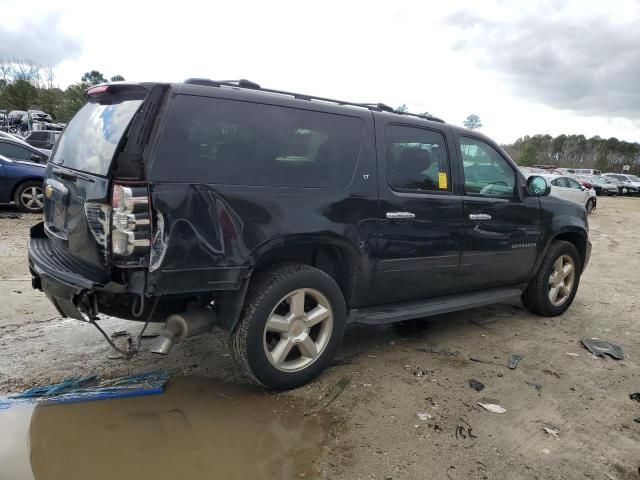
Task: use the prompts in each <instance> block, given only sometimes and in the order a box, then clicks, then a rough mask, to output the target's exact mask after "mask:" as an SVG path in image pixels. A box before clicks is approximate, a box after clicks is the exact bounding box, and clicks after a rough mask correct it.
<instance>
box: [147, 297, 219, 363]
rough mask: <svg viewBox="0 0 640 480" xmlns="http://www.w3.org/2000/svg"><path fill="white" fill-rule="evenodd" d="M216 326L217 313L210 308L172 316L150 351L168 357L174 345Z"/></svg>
mask: <svg viewBox="0 0 640 480" xmlns="http://www.w3.org/2000/svg"><path fill="white" fill-rule="evenodd" d="M215 324H216V312H214V311H213V310H211V309H210V308H199V309H197V310H192V311H188V312H182V313H177V314H173V315H170V316H169V318H167V323H166V324H165V326H164V329H163V330H162V331H161V332H160V334H159V335H158V337H157V339H156V342H155V345H154V346H153V347H152V348H151V349H150V350H151V351H152V352H153V353H159V354H161V355H167V354H168V353H169V351H171V347H173V344H174V343H176V342H179V341H181V340H184V339H185V338H187V337H192V336H193V335H197V334H199V333H204V332H206V331H208V330H211V329H212V328H213V327H214V325H215Z"/></svg>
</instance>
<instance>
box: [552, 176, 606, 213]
mask: <svg viewBox="0 0 640 480" xmlns="http://www.w3.org/2000/svg"><path fill="white" fill-rule="evenodd" d="M541 176H543V177H545V178H546V179H547V181H548V182H549V183H550V184H551V195H553V196H554V197H559V198H563V199H565V200H571V201H572V202H576V203H579V204H580V205H583V206H584V207H585V208H586V209H587V212H589V213H591V212H593V211H594V210H595V209H596V206H597V203H596V191H595V190H594V189H588V188H586V187H584V186H582V185H580V183H579V182H578V181H577V180H575V179H574V178H571V177H568V176H564V175H553V174H542V175H541Z"/></svg>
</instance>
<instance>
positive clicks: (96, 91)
mask: <svg viewBox="0 0 640 480" xmlns="http://www.w3.org/2000/svg"><path fill="white" fill-rule="evenodd" d="M153 85H154V84H149V83H133V82H112V83H101V84H100V85H93V86H91V87H89V88H87V90H86V91H85V92H84V97H85V98H86V99H87V100H89V99H90V98H100V97H104V96H106V95H112V94H115V93H129V92H131V93H138V94H141V95H146V94H147V93H148V92H149V90H150V89H151V87H153Z"/></svg>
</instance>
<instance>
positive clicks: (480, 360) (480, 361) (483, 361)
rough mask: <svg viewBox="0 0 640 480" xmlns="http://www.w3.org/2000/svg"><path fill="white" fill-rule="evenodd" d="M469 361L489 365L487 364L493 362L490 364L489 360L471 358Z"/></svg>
mask: <svg viewBox="0 0 640 480" xmlns="http://www.w3.org/2000/svg"><path fill="white" fill-rule="evenodd" d="M469 360H471V361H472V362H478V363H487V364H492V363H493V362H489V361H487V360H483V359H481V358H478V357H469Z"/></svg>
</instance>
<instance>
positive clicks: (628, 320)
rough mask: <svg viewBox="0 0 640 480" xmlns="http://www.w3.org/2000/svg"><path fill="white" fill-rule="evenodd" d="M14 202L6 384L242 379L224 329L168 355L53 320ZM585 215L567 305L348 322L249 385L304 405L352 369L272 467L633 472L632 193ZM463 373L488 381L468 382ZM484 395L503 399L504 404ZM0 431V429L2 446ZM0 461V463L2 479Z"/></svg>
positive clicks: (114, 323) (446, 475)
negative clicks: (284, 370)
mask: <svg viewBox="0 0 640 480" xmlns="http://www.w3.org/2000/svg"><path fill="white" fill-rule="evenodd" d="M13 213H15V211H14V210H12V209H10V208H8V207H4V208H2V209H0V217H5V218H0V395H4V394H7V393H11V392H16V391H19V390H22V389H23V388H25V387H29V386H33V385H36V384H43V383H50V382H56V381H60V380H62V379H64V378H67V377H70V376H81V375H88V374H94V373H95V374H99V375H100V376H102V377H106V378H109V377H115V376H119V375H124V374H128V373H137V372H142V371H146V370H151V369H158V368H172V369H176V371H177V372H178V374H180V375H186V376H190V377H198V378H199V379H200V380H199V381H202V378H207V379H210V381H211V382H222V383H221V384H227V385H232V384H233V385H237V384H239V383H241V382H243V379H242V377H240V375H239V373H238V371H237V370H236V369H235V367H234V365H233V363H232V361H231V358H230V354H229V350H228V348H227V345H226V339H225V337H224V335H222V334H221V333H219V332H214V333H211V334H207V335H204V336H200V337H196V338H194V339H191V340H189V341H187V342H185V343H183V344H179V345H178V346H177V347H176V348H175V349H174V351H173V352H172V353H171V355H169V356H168V357H158V356H155V355H154V354H151V353H148V352H142V353H141V354H139V355H138V356H137V357H135V358H134V359H132V360H123V359H110V358H108V355H109V354H110V350H109V348H108V346H107V345H106V343H105V342H104V340H103V339H102V337H100V335H99V333H98V332H97V331H96V330H95V329H94V328H93V327H92V326H91V325H88V324H83V323H81V322H78V321H75V320H68V319H61V318H59V316H58V314H57V312H56V311H55V310H54V309H53V307H52V306H51V305H50V304H49V302H48V301H47V299H46V298H45V297H44V295H43V294H41V293H40V292H37V291H34V290H32V289H31V284H30V276H29V272H28V269H27V260H26V252H25V242H26V240H27V237H28V229H29V227H30V226H31V225H32V224H33V223H35V222H36V221H38V217H37V216H28V215H24V216H22V218H18V219H16V218H6V217H7V216H8V215H11V214H13ZM590 225H591V232H590V235H591V241H592V243H593V253H592V256H591V263H590V265H589V267H588V269H587V270H586V272H585V274H584V276H583V277H582V282H581V285H580V289H579V292H578V295H577V297H576V299H575V302H574V304H573V306H572V307H571V309H570V310H569V311H568V312H567V313H566V314H565V315H564V316H562V317H558V318H554V319H544V318H539V317H536V316H534V315H531V314H530V313H528V312H527V311H525V310H524V309H523V308H522V307H521V306H520V305H496V306H492V307H487V308H479V309H475V310H470V311H467V312H463V313H455V314H449V315H442V316H438V317H434V318H431V319H429V320H421V321H415V322H410V323H405V324H402V325H396V326H384V327H365V326H357V325H356V326H352V327H349V328H348V329H347V333H346V337H345V341H344V344H343V346H342V348H341V349H340V351H339V355H338V358H337V359H336V361H335V362H334V365H333V366H332V367H331V368H330V369H329V370H327V371H326V372H325V373H324V374H323V375H322V376H321V377H320V378H319V379H318V380H317V381H315V382H314V383H313V384H311V385H308V386H306V387H303V388H300V389H298V390H295V391H292V392H287V393H280V394H274V393H267V392H261V391H253V393H252V395H253V397H252V398H255V397H264V398H268V399H270V400H269V401H280V402H286V404H290V405H293V406H296V407H295V408H294V407H292V411H294V410H296V408H298V409H300V410H303V409H304V408H306V407H308V406H309V405H313V404H314V403H315V402H317V401H318V399H319V398H320V397H321V396H322V395H323V394H325V393H326V392H329V391H331V389H332V387H333V386H334V385H336V384H337V383H338V382H339V381H340V380H341V379H342V378H344V377H347V378H349V379H350V380H351V383H350V384H349V385H348V386H347V387H346V389H345V390H344V391H343V392H342V393H341V394H340V395H339V396H338V397H337V398H336V400H335V401H334V402H333V403H331V404H330V405H329V406H328V407H327V408H325V409H324V411H323V413H322V414H321V415H322V417H323V419H322V425H323V429H324V430H323V432H324V433H323V434H322V438H318V440H317V445H318V448H317V449H316V452H315V454H314V455H315V456H314V460H313V468H311V469H310V470H309V473H304V472H297V473H296V472H295V470H294V471H293V472H289V473H288V474H286V475H280V476H278V475H275V476H273V477H269V478H285V477H286V478H304V477H305V476H306V477H307V478H330V479H350V480H353V479H384V480H386V479H467V478H478V479H507V478H508V479H510V480H515V479H555V480H557V479H583V478H588V479H619V480H624V479H638V478H640V473H639V472H640V470H639V468H640V423H636V422H634V419H635V418H638V417H640V403H639V402H635V401H633V400H631V399H630V398H629V394H630V393H632V392H637V391H640V370H639V367H640V361H639V357H638V349H639V345H640V323H639V321H638V309H639V306H640V305H639V300H638V299H639V296H638V283H639V280H640V274H639V272H640V199H634V198H603V199H601V200H599V207H598V210H597V212H596V213H594V214H593V215H592V216H591V217H590ZM102 324H103V326H104V328H105V329H107V330H108V331H109V332H113V331H116V330H122V329H129V331H131V332H132V333H135V332H137V329H138V328H139V325H138V324H135V323H133V324H132V323H129V322H123V321H120V320H117V319H105V320H104V321H103V322H102ZM587 336H593V337H601V338H604V339H607V340H610V341H612V342H614V343H617V344H619V345H620V346H621V347H622V348H623V349H624V352H625V359H624V360H622V361H616V360H613V359H611V358H608V357H607V358H606V359H603V358H597V357H595V356H593V355H591V354H590V353H589V352H588V351H587V350H585V349H584V348H583V347H582V346H581V344H580V339H582V338H584V337H587ZM512 353H518V354H522V355H524V358H523V359H522V361H521V362H520V365H519V366H518V368H517V369H515V370H510V369H509V368H507V366H506V364H507V360H508V357H509V355H510V354H512ZM569 354H571V355H569ZM476 360H480V361H476ZM470 379H476V380H478V381H480V382H482V383H483V384H484V385H485V388H484V389H483V390H482V391H479V392H478V391H476V390H474V389H472V388H471V387H470V386H469V380H470ZM197 391H199V390H196V392H197ZM166 395H168V394H166ZM191 395H192V396H193V395H194V393H193V392H191ZM174 396H175V395H174ZM185 398H191V397H185ZM183 402H184V399H183ZM477 402H485V403H496V404H499V405H501V406H502V407H504V408H505V409H506V413H503V414H496V413H491V412H488V411H486V410H484V409H482V408H481V407H480V406H479V405H478V404H477ZM100 403H102V402H100ZM200 408H201V409H202V408H203V406H202V405H200ZM205 408H206V406H205ZM212 408H215V405H213V406H212ZM238 408H241V406H238ZM242 408H250V407H246V406H245V407H242ZM269 408H270V407H269ZM274 411H275V410H274ZM418 413H421V417H422V419H421V418H420V417H419V416H418V415H417V414H418ZM145 418H146V417H145ZM2 421H3V417H2V416H0V431H2V430H3V427H2V425H1V423H2ZM51 421H53V420H51ZM143 425H150V424H143ZM32 426H33V425H32ZM545 427H548V428H550V429H553V430H556V431H558V433H557V437H556V436H554V435H553V434H551V433H547V432H546V431H545V429H544V428H545ZM211 428H213V429H215V426H212V427H211ZM227 428H228V427H227ZM31 433H32V435H33V431H32V432H31ZM217 434H218V435H220V434H222V435H224V434H225V432H224V431H223V432H220V431H218V432H217ZM7 441H9V440H8V439H7V438H6V437H4V438H2V435H1V434H0V454H1V453H2V442H7ZM87 441H91V440H90V438H89V439H88V440H87ZM32 445H33V439H32ZM5 448H6V445H5ZM238 448H244V447H243V446H242V445H238ZM285 454H286V452H283V455H285ZM0 456H1V455H0ZM32 466H33V457H32ZM2 468H3V467H2V463H1V462H0V478H5V477H3V474H2ZM39 478H47V477H39ZM52 478H53V477H52ZM154 478H161V477H159V476H156V477H154ZM162 478H164V477H162ZM172 478H173V477H172ZM210 478H216V477H210ZM226 478H230V477H226Z"/></svg>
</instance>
